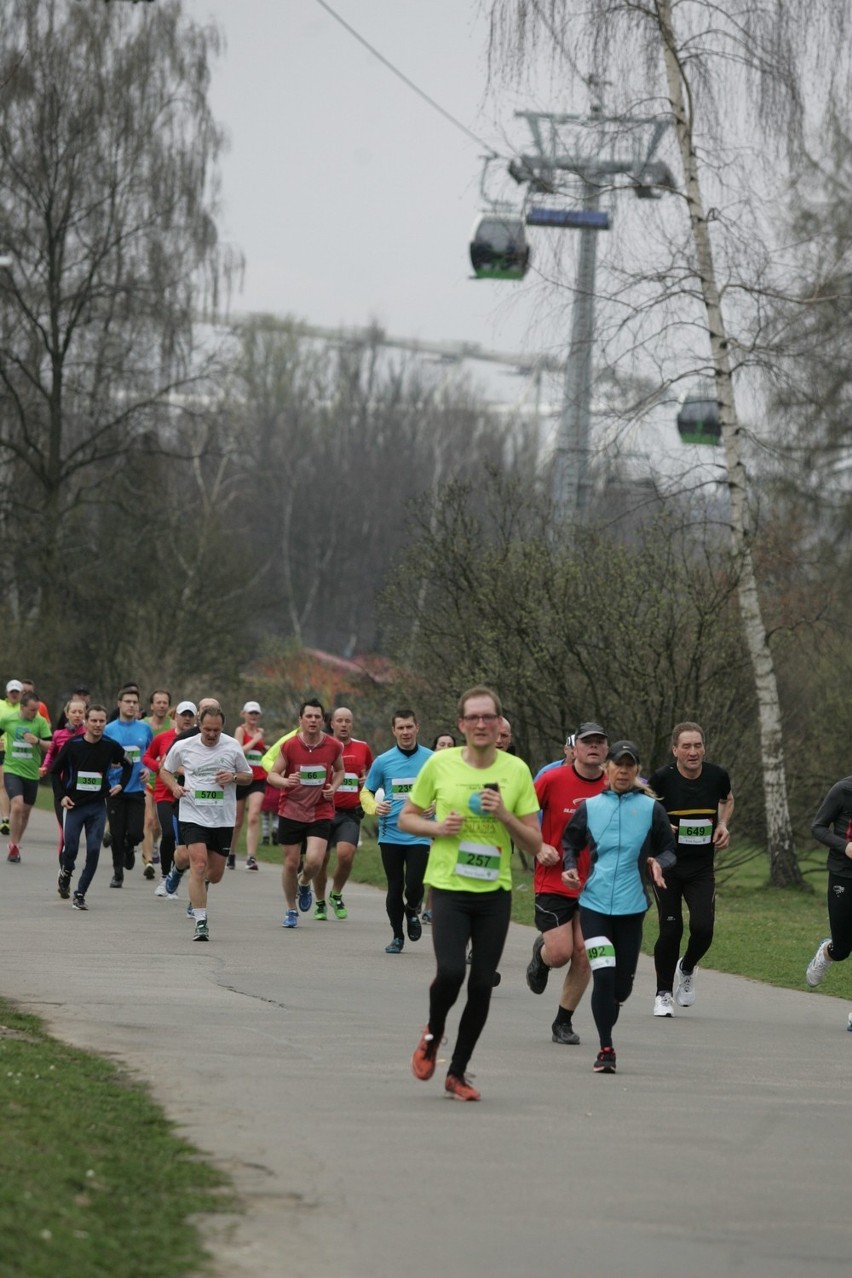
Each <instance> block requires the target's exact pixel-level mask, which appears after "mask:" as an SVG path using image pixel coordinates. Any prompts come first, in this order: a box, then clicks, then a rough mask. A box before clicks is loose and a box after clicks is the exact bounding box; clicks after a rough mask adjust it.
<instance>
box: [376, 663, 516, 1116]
mask: <svg viewBox="0 0 852 1278" xmlns="http://www.w3.org/2000/svg"><path fill="white" fill-rule="evenodd" d="M458 713H459V730H460V732H461V733H462V734H463V736H464V739H465V744H464V745H463V746H462V747H461V748H460V749H453V750H442V751H441V752H440V753H439V754H433V755H431V756H430V758H429V759H428V760H427V762H426V764H425V765H424V767H423V769H422V771H421V772H420V775H419V776H418V778H417V780H416V782H415V783H414V788H413V790H412V791H411V794H410V795H409V797H408V798H407V799H406V802H405V806H404V807H403V810H402V814H401V816H400V818H399V825H400V829H401V830H403V831H406V832H408V833H409V834H411V835H413V836H414V837H416V838H420V839H432V845H431V850H430V853H429V865H428V869H427V872H426V881H427V882H428V883H429V884H430V885H431V888H432V941H433V944H434V947H435V958H436V961H437V971H436V973H435V978H434V980H433V981H432V985H431V987H430V990H429V1020H428V1023H427V1025H426V1026H425V1028H424V1029H423V1032H422V1034H421V1036H420V1041H419V1043H418V1044H417V1047H416V1048H415V1050H414V1055H413V1056H412V1058H411V1068H412V1072H413V1073H414V1076H415V1078H418V1079H421V1080H426V1079H429V1078H431V1077H432V1075H433V1074H434V1072H435V1065H436V1057H437V1054H438V1047H439V1045H440V1043H441V1040H442V1038H443V1036H444V1029H445V1026H446V1021H447V1015H448V1013H449V1011H450V1008H451V1007H452V1006H453V1004H454V1003H455V1002H456V1000H457V998H458V996H459V993H460V991H461V987H462V985H463V984H464V979H465V973H466V970H467V968H466V965H465V950H466V949H467V945H468V942H472V946H473V961H472V963H471V965H470V977H469V978H468V982H467V1000H466V1003H465V1007H464V1011H463V1012H462V1015H461V1020H460V1021H459V1029H458V1037H457V1038H456V1043H455V1046H454V1048H453V1053H452V1057H451V1060H450V1066H449V1070H448V1072H447V1077H446V1079H445V1081H444V1089H445V1090H446V1092H447V1093H448V1094H449V1095H450V1096H453V1097H454V1098H455V1099H456V1100H461V1101H478V1100H479V1099H480V1093H479V1092H478V1091H477V1089H476V1088H475V1087H473V1086H472V1084H471V1082H470V1080H469V1079H468V1078H467V1067H468V1064H469V1062H470V1058H471V1056H472V1055H473V1051H474V1048H475V1047H476V1044H477V1042H478V1040H479V1036H480V1035H481V1033H482V1031H483V1029H484V1028H485V1022H486V1020H487V1019H488V1009H489V1007H490V1005H491V992H492V989H493V987H494V977H495V974H496V972H497V967H498V964H499V962H500V955H501V954H502V952H503V945H504V943H505V940H506V933H507V932H508V930H509V918H510V913H511V907H512V866H511V859H512V843H513V842H514V843H515V844H516V845H517V846H518V847H522V848H523V849H524V850H525V851H526V852H528V853H529V854H530V856H536V855H537V853H538V850H539V848H540V847H541V831H540V829H539V826H538V802H537V800H536V797H535V790H534V788H533V781H532V776H531V775H530V770H529V768H528V767H527V765H526V764H525V763H524V762H523V761H522V760H521V759H518V758H516V757H515V756H513V755H510V754H508V753H506V751H504V750H498V748H497V734H498V731H499V721H500V716H501V713H502V707H501V705H500V700H499V698H498V696H497V694H496V693H495V692H492V691H491V689H490V688H485V687H475V688H470V689H468V691H467V692H465V693H464V694H463V695H462V696H461V697H460V698H459V706H458ZM433 805H434V811H435V818H434V820H432V819H430V818H428V817H427V816H426V813H427V811H429V810H430V809H432V807H433Z"/></svg>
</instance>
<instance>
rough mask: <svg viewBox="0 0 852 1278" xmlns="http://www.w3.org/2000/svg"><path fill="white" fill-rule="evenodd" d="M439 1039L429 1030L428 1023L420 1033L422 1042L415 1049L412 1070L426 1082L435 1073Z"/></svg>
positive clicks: (415, 1075)
mask: <svg viewBox="0 0 852 1278" xmlns="http://www.w3.org/2000/svg"><path fill="white" fill-rule="evenodd" d="M438 1046H439V1041H438V1039H437V1038H435V1035H434V1034H431V1033H430V1032H429V1026H428V1025H427V1026H426V1027H425V1029H424V1030H423V1033H422V1034H421V1035H420V1042H419V1043H418V1044H417V1046H416V1047H415V1049H414V1055H413V1056H412V1058H411V1072H412V1074H413V1075H414V1077H415V1078H419V1079H420V1080H421V1082H424V1083H425V1082H426V1080H427V1079H429V1078H431V1077H432V1075H433V1074H434V1073H435V1058H436V1057H437V1055H438Z"/></svg>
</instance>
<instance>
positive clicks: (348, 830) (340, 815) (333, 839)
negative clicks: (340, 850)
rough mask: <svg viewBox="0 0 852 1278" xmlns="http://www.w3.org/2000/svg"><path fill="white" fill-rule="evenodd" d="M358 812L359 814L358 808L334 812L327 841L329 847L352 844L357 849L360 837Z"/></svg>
mask: <svg viewBox="0 0 852 1278" xmlns="http://www.w3.org/2000/svg"><path fill="white" fill-rule="evenodd" d="M359 812H361V809H360V808H347V809H345V810H344V811H342V812H335V814H334V820H333V821H332V823H331V835H330V836H329V840H328V841H329V844H330V846H331V847H336V846H337V844H338V843H354V844H355V847H356V848H357V846H358V840H359V839H360V837H361V817H360V816H359V815H358V814H359Z"/></svg>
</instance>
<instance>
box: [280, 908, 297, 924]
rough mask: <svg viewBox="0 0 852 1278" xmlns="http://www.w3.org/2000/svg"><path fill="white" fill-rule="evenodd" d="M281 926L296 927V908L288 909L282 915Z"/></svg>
mask: <svg viewBox="0 0 852 1278" xmlns="http://www.w3.org/2000/svg"><path fill="white" fill-rule="evenodd" d="M281 926H282V927H298V926H299V915H298V912H297V911H296V910H288V911H287V913H286V914H285V915H284V918H283V919H282V920H281Z"/></svg>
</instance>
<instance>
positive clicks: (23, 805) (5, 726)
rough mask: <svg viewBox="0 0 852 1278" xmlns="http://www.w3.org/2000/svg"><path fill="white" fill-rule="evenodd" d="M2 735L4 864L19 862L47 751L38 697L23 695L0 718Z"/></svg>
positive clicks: (47, 735) (48, 734) (47, 728)
mask: <svg viewBox="0 0 852 1278" xmlns="http://www.w3.org/2000/svg"><path fill="white" fill-rule="evenodd" d="M0 731H2V732H5V734H6V746H5V748H6V758H5V768H4V773H3V785H4V786H5V787H6V793H7V794H8V796H9V803H10V807H11V811H10V815H9V850H8V853H7V855H6V860H7V861H11V862H12V863H13V864H17V863H18V862H19V861H20V859H21V839H22V838H23V837H24V831H25V830H26V828H27V822H28V821H29V819H30V813H31V812H32V809H33V804H34V803H35V801H36V797H37V795H38V780H39V768H40V767H41V761H42V758H43V757H44V755H45V754H47V751H48V748H49V747H50V738H51V731H50V724H49V723H48V722H47V720H46V719H45V718H43V717H42V715H40V714H39V712H38V697H37V696H36V694H35V693H34V692H25V693H23V694H22V696H21V700H20V703H19V705H18V706H17V708H16V709H15V710H13V711H11V712H9V713H6V714H3V715H0Z"/></svg>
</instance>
